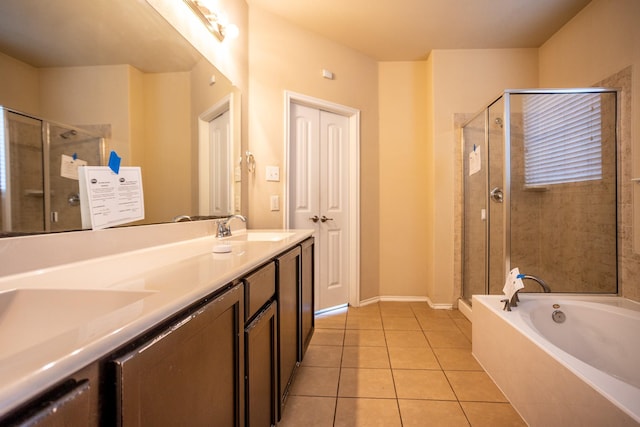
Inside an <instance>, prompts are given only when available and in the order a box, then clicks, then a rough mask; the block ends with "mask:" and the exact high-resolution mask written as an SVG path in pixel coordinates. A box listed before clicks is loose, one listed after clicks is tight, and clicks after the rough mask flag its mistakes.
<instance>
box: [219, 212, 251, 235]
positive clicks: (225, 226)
mask: <svg viewBox="0 0 640 427" xmlns="http://www.w3.org/2000/svg"><path fill="white" fill-rule="evenodd" d="M234 218H238V219H239V220H241V221H242V222H245V223H246V222H247V218H246V217H244V216H242V215H231V216H230V217H228V218H224V219H221V220H219V221H218V222H217V226H218V231H217V232H216V237H228V236H231V226H230V225H229V223H230V222H231V220H232V219H234Z"/></svg>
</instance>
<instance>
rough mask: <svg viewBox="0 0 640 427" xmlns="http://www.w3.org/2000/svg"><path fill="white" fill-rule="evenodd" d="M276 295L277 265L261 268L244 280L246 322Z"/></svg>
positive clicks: (271, 263) (267, 265)
mask: <svg viewBox="0 0 640 427" xmlns="http://www.w3.org/2000/svg"><path fill="white" fill-rule="evenodd" d="M275 293H276V266H275V263H273V262H270V263H269V264H266V265H264V266H263V267H260V269H258V270H256V271H254V272H253V273H251V274H250V275H249V276H247V277H245V278H244V300H245V305H244V320H245V321H247V320H249V319H250V318H251V317H253V316H254V315H255V314H256V313H257V312H258V311H259V310H260V308H261V307H262V306H264V305H265V304H266V303H267V301H269V300H270V299H271V298H272V297H273V296H274V295H275Z"/></svg>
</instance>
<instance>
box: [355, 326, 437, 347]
mask: <svg viewBox="0 0 640 427" xmlns="http://www.w3.org/2000/svg"><path fill="white" fill-rule="evenodd" d="M425 342H426V339H425ZM344 345H345V346H367V347H386V345H387V341H386V340H385V333H384V331H383V330H382V329H379V330H372V329H348V330H346V331H345V333H344Z"/></svg>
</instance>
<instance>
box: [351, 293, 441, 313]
mask: <svg viewBox="0 0 640 427" xmlns="http://www.w3.org/2000/svg"><path fill="white" fill-rule="evenodd" d="M383 301H395V302H426V303H427V304H429V307H431V308H433V309H435V310H452V309H453V304H434V303H433V302H432V301H431V299H429V297H415V296H393V295H386V296H380V297H373V298H369V299H366V300H362V301H360V306H365V305H370V304H375V303H377V302H383Z"/></svg>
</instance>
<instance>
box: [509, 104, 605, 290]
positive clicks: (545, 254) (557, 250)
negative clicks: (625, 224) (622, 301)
mask: <svg viewBox="0 0 640 427" xmlns="http://www.w3.org/2000/svg"><path fill="white" fill-rule="evenodd" d="M524 96H527V95H524ZM518 97H521V95H516V96H515V98H518ZM601 99H602V102H603V108H602V109H603V113H602V117H603V129H602V136H603V137H602V140H603V143H602V165H603V171H602V175H603V179H602V180H595V181H583V182H575V183H565V184H553V185H549V186H546V187H544V188H542V189H531V188H527V187H526V186H525V180H524V149H523V146H524V143H523V139H522V115H521V114H512V115H511V119H512V132H511V150H512V153H511V174H512V175H511V245H512V252H511V266H512V267H519V268H520V271H521V272H522V273H527V274H533V275H535V276H538V277H540V278H542V279H544V280H545V281H546V282H547V283H548V284H549V286H550V287H551V289H552V290H553V291H554V292H600V293H615V292H616V277H615V274H614V272H615V266H616V256H615V255H616V237H615V236H616V224H615V179H616V175H615V119H614V118H615V99H614V96H613V95H611V94H603V95H602V96H601ZM516 101H517V100H516V99H514V104H515V103H516ZM607 118H608V119H607ZM525 286H526V287H525V290H526V291H528V292H539V291H540V290H541V289H540V287H539V286H538V285H536V284H535V283H533V282H529V281H525Z"/></svg>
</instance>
